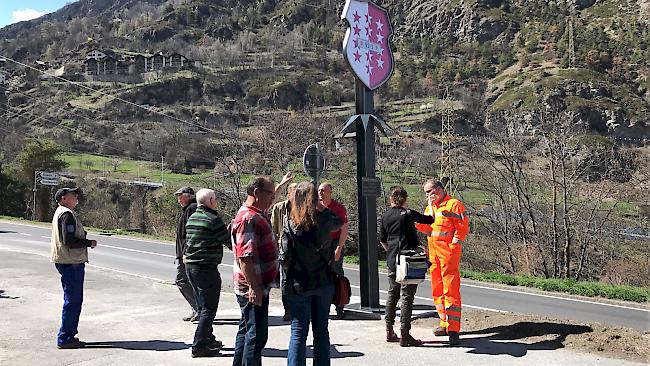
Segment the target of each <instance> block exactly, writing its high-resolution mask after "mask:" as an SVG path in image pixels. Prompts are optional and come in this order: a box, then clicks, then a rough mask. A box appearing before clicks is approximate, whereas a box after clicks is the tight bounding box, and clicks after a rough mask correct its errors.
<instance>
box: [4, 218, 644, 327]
mask: <svg viewBox="0 0 650 366" xmlns="http://www.w3.org/2000/svg"><path fill="white" fill-rule="evenodd" d="M50 231H51V230H50V229H49V228H44V227H38V226H31V225H25V224H19V223H13V222H5V221H0V249H3V250H15V251H21V252H27V253H34V254H39V255H43V256H47V257H49V253H50ZM89 238H90V239H95V240H97V241H98V243H99V244H98V247H97V248H95V249H93V250H91V251H90V265H92V266H94V267H99V268H105V269H110V270H113V271H117V272H123V273H128V274H133V275H137V276H141V277H144V278H150V279H154V280H163V281H169V280H171V279H173V278H174V276H175V271H176V267H175V265H174V257H175V256H174V245H173V244H171V243H168V242H160V241H151V240H141V239H134V238H125V237H116V236H104V235H98V234H89ZM232 262H233V258H232V253H230V252H228V251H226V253H225V254H224V259H223V264H222V265H221V266H220V272H221V276H222V279H224V281H226V282H227V281H229V279H230V278H232ZM346 276H347V277H348V278H349V279H350V283H351V285H352V290H353V295H357V296H358V294H359V271H358V270H357V269H355V268H346ZM461 293H462V297H463V307H464V308H467V309H472V308H474V309H484V310H494V311H509V312H515V313H521V314H534V315H543V316H548V317H551V318H556V319H567V320H574V321H584V322H599V323H603V324H609V325H618V326H625V327H631V328H636V329H639V330H646V331H648V330H650V310H648V309H647V308H646V309H644V308H642V307H643V306H640V305H637V304H632V303H617V304H612V303H609V302H608V303H605V302H599V301H598V299H593V300H585V299H576V298H566V297H563V296H558V295H556V294H553V293H537V292H536V293H530V292H523V291H520V290H518V289H516V288H512V289H508V288H498V287H491V286H489V285H487V284H482V283H478V282H471V283H470V281H466V283H464V284H463V285H462V288H461ZM380 296H381V298H382V299H383V300H385V298H386V280H385V279H384V276H383V275H382V274H380ZM430 296H431V292H430V286H429V285H428V282H425V283H424V284H422V285H420V286H419V287H418V292H417V294H416V305H417V306H416V308H418V309H420V311H423V310H424V311H427V310H433V307H432V306H431V305H432V302H431V298H430Z"/></svg>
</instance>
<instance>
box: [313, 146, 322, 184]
mask: <svg viewBox="0 0 650 366" xmlns="http://www.w3.org/2000/svg"><path fill="white" fill-rule="evenodd" d="M320 155H321V151H320V142H317V143H316V175H315V178H314V186H316V190H318V185H319V184H320V172H321V169H323V167H322V166H321V161H320Z"/></svg>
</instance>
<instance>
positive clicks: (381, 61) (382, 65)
mask: <svg viewBox="0 0 650 366" xmlns="http://www.w3.org/2000/svg"><path fill="white" fill-rule="evenodd" d="M377 66H379V68H381V69H383V68H384V60H382V59H380V58H379V59H377Z"/></svg>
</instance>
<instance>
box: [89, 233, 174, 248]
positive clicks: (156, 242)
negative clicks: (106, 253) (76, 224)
mask: <svg viewBox="0 0 650 366" xmlns="http://www.w3.org/2000/svg"><path fill="white" fill-rule="evenodd" d="M89 234H91V235H95V236H97V237H98V238H115V239H124V240H131V241H139V242H143V243H152V244H162V245H176V244H175V243H170V242H164V241H157V240H146V239H135V238H128V237H126V236H121V235H101V234H100V233H89Z"/></svg>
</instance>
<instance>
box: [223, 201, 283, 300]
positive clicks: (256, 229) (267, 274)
mask: <svg viewBox="0 0 650 366" xmlns="http://www.w3.org/2000/svg"><path fill="white" fill-rule="evenodd" d="M232 235H233V237H234V239H235V240H234V241H235V242H234V245H233V253H234V255H235V263H234V266H233V268H234V271H233V283H234V285H235V286H234V287H235V294H237V295H241V296H243V295H246V294H247V293H248V290H249V284H248V281H246V276H244V272H242V269H241V267H240V266H239V258H245V257H252V258H253V263H254V266H253V268H254V270H255V276H256V277H257V283H259V284H260V286H262V287H263V288H264V290H265V293H268V290H269V289H270V288H271V286H272V285H273V284H275V279H276V278H277V276H278V245H277V242H276V240H275V237H274V235H273V230H272V229H271V221H270V220H269V217H268V215H267V214H266V213H265V212H263V211H260V210H258V209H257V208H255V207H253V206H248V205H243V206H242V207H241V208H240V209H239V211H238V212H237V215H236V216H235V219H234V220H233V224H232Z"/></svg>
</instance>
